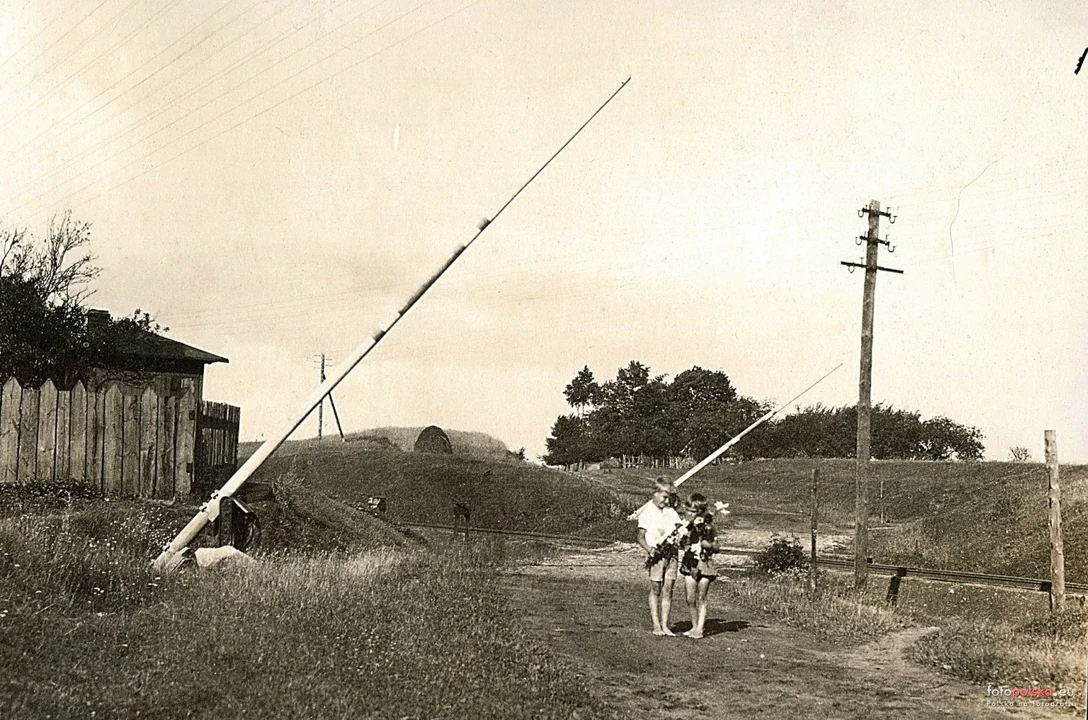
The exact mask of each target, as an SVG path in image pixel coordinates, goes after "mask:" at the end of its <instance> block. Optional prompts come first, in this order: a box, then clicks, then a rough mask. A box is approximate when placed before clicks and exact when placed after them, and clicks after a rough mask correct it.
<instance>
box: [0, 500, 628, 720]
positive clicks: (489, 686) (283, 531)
mask: <svg viewBox="0 0 1088 720" xmlns="http://www.w3.org/2000/svg"><path fill="white" fill-rule="evenodd" d="M277 493H278V495H279V496H280V497H281V498H282V499H283V500H284V502H283V503H282V506H281V507H280V510H279V512H280V513H281V516H280V517H279V518H273V517H269V518H267V520H266V528H265V531H266V535H265V544H266V546H267V551H266V552H265V553H262V554H261V555H259V557H262V560H261V561H259V562H258V564H257V565H256V566H253V567H250V568H235V569H230V568H226V569H224V570H222V571H219V572H197V571H195V570H194V569H192V568H190V569H183V570H182V571H180V572H178V573H174V574H169V575H158V574H155V573H154V572H153V571H152V569H151V567H150V565H149V563H148V558H149V557H151V556H153V555H154V553H155V551H156V549H157V548H158V547H159V546H160V545H161V543H162V542H163V541H164V540H165V539H167V538H168V537H169V535H170V534H171V533H172V531H173V530H174V529H176V528H177V527H179V523H178V520H179V516H185V515H187V514H188V511H189V510H191V509H192V508H190V507H187V506H181V507H169V506H165V505H150V504H139V503H133V502H125V501H105V500H97V501H96V500H91V499H86V500H84V501H81V503H80V506H79V508H76V507H75V505H74V504H72V505H68V504H67V503H66V504H65V505H64V507H62V508H58V507H51V505H52V501H51V500H48V499H45V500H43V499H41V498H30V499H26V498H16V497H14V495H13V494H12V493H9V494H8V495H7V499H8V500H9V501H11V502H8V503H6V504H5V507H6V508H7V510H8V512H7V513H5V516H4V517H3V518H2V519H0V548H3V550H2V551H0V667H2V668H4V674H3V678H2V680H0V709H2V710H3V713H2V714H3V716H4V717H5V718H49V717H53V718H75V717H86V718H91V717H97V718H128V717H155V718H187V717H212V716H214V717H231V718H260V719H261V720H269V719H270V718H302V717H307V718H309V717H313V718H318V717H320V718H364V717H382V718H465V717H473V718H476V717H480V718H570V717H577V716H581V717H604V718H607V717H613V716H615V713H614V712H613V711H612V710H610V709H609V708H608V707H605V706H603V705H601V704H600V703H599V702H598V701H596V700H594V699H593V698H592V697H591V695H590V694H589V692H588V690H587V688H586V687H585V685H584V684H583V683H582V682H581V680H579V678H578V677H577V676H576V675H575V674H574V673H573V672H572V671H570V670H569V669H567V668H566V667H564V666H563V665H562V664H560V663H558V662H557V661H556V660H555V659H554V658H553V657H552V656H551V655H550V654H549V653H548V651H547V650H546V649H545V648H543V647H541V646H539V645H538V644H535V643H533V642H531V641H529V640H528V639H527V638H526V637H525V635H524V634H523V633H522V632H521V631H520V630H519V628H518V627H517V625H516V623H515V622H514V620H513V618H512V617H511V615H510V613H509V612H507V610H506V608H505V606H504V604H503V598H502V597H501V596H500V595H498V594H496V593H495V592H494V591H493V588H492V584H491V582H490V579H491V573H492V572H493V570H494V567H495V566H496V565H497V564H498V563H499V562H500V561H501V558H502V556H503V555H504V554H505V551H504V550H502V548H499V547H498V546H495V545H492V544H488V543H476V544H474V545H472V546H471V547H467V546H464V545H456V544H455V545H452V546H446V547H445V548H444V549H443V548H434V547H424V546H422V545H420V544H419V543H415V542H412V541H411V540H410V539H409V538H404V537H400V538H396V537H395V536H393V535H392V534H390V533H391V531H390V530H389V529H388V528H384V529H381V528H377V527H368V526H367V520H366V518H365V517H362V514H357V515H359V517H355V518H354V521H353V522H350V523H349V522H340V523H338V522H335V521H334V522H330V523H329V524H326V525H323V526H320V527H317V528H313V529H311V535H310V536H308V537H301V538H300V537H299V536H298V535H297V534H296V533H294V532H292V531H291V527H290V526H287V527H281V525H282V523H283V521H284V520H285V519H289V520H290V522H291V523H293V524H294V527H295V528H296V529H297V528H298V527H302V526H305V525H310V524H312V523H313V522H314V519H315V518H314V517H313V516H306V515H299V514H298V510H299V508H300V507H304V508H307V509H309V510H310V511H311V512H315V514H316V513H319V512H324V511H326V510H329V509H330V508H332V507H333V506H334V505H335V501H331V500H326V501H325V503H326V504H325V505H324V506H321V507H315V505H314V502H315V501H317V500H318V499H317V498H316V497H315V496H313V495H308V494H307V493H306V491H305V490H300V488H298V487H297V486H290V485H289V487H288V488H287V489H286V490H284V489H280V488H277ZM16 500H18V501H19V502H18V504H19V507H18V508H15V507H14V505H15V504H16V502H15V501H16ZM351 513H352V510H351V509H350V508H347V507H346V506H343V507H340V508H339V514H340V520H345V519H346V518H347V517H348V516H350V515H351ZM372 522H377V521H372ZM318 536H325V537H324V538H323V539H322V540H320V541H318V540H317V537H318ZM281 541H282V542H281ZM320 547H329V548H334V549H338V550H351V552H350V553H347V552H336V551H334V552H329V551H322V550H319V549H317V548H320Z"/></svg>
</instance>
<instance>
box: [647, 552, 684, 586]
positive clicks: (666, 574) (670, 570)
mask: <svg viewBox="0 0 1088 720" xmlns="http://www.w3.org/2000/svg"><path fill="white" fill-rule="evenodd" d="M679 564H680V563H679V562H677V560H676V558H666V559H665V560H658V561H657V562H656V563H654V564H653V565H651V566H650V579H651V580H653V581H654V582H663V581H665V580H675V579H676V566H677V565H679Z"/></svg>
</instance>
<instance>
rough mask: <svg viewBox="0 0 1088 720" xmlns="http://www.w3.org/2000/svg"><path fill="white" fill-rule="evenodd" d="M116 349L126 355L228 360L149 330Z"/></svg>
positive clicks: (209, 361)
mask: <svg viewBox="0 0 1088 720" xmlns="http://www.w3.org/2000/svg"><path fill="white" fill-rule="evenodd" d="M117 351H118V352H120V353H121V354H122V355H126V356H128V357H140V358H157V359H163V360H199V361H200V362H202V363H204V364H209V363H217V362H224V363H225V362H230V360H227V359H226V358H225V357H222V356H220V355H215V354H213V353H210V352H208V351H206V350H201V349H200V348H195V347H193V346H192V345H186V344H185V343H183V342H178V341H177V340H171V339H170V338H167V337H163V336H162V335H156V334H155V333H151V332H149V333H142V334H141V335H139V336H136V337H130V338H126V340H125V341H124V343H123V344H122V345H121V347H118V348H117Z"/></svg>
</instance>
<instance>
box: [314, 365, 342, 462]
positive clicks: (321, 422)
mask: <svg viewBox="0 0 1088 720" xmlns="http://www.w3.org/2000/svg"><path fill="white" fill-rule="evenodd" d="M320 357H321V384H325V364H326V363H327V362H328V360H329V358H328V356H327V355H325V353H321V355H320ZM327 397H328V399H329V407H331V408H332V416H333V418H334V419H335V420H336V430H337V431H338V432H339V433H340V442H347V440H346V439H345V438H344V426H343V425H341V424H340V413H339V412H337V410H336V401H335V400H333V399H332V391H331V390H330V391H329V394H328V395H327ZM324 431H325V398H321V402H320V403H319V404H318V406H317V439H318V440H319V441H320V440H321V437H322V435H323V434H324Z"/></svg>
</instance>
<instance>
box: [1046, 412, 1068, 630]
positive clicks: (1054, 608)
mask: <svg viewBox="0 0 1088 720" xmlns="http://www.w3.org/2000/svg"><path fill="white" fill-rule="evenodd" d="M1043 445H1044V449H1045V453H1046V469H1047V476H1048V477H1049V479H1050V483H1049V485H1050V491H1049V493H1048V497H1047V502H1048V504H1049V506H1050V518H1049V520H1050V610H1051V612H1061V611H1062V610H1064V609H1065V553H1064V552H1063V550H1062V490H1061V487H1060V486H1059V485H1058V438H1057V433H1056V432H1055V431H1054V430H1044V431H1043Z"/></svg>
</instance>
